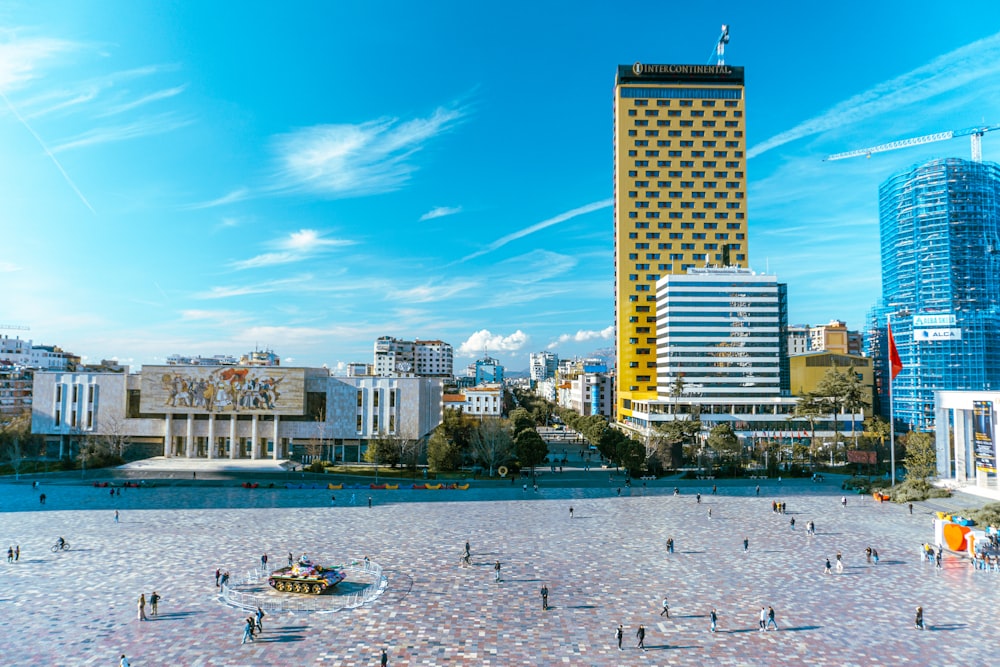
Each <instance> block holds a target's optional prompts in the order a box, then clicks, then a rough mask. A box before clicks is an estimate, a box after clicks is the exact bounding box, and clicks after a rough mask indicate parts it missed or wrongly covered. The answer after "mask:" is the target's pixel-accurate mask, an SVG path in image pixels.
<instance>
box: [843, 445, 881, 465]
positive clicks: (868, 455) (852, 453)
mask: <svg viewBox="0 0 1000 667" xmlns="http://www.w3.org/2000/svg"><path fill="white" fill-rule="evenodd" d="M847 462H848V463H869V464H871V465H875V463H876V454H875V452H874V451H871V450H864V449H850V450H848V451H847Z"/></svg>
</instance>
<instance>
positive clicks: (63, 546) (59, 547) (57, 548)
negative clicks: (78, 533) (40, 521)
mask: <svg viewBox="0 0 1000 667" xmlns="http://www.w3.org/2000/svg"><path fill="white" fill-rule="evenodd" d="M59 551H69V542H63V543H62V544H61V545H60V544H59V543H58V542H56V543H55V544H53V545H52V553H56V552H59Z"/></svg>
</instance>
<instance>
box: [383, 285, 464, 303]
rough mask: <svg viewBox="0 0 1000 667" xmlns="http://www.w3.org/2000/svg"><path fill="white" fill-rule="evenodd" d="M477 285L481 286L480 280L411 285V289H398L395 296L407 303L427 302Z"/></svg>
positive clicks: (459, 292) (444, 297) (449, 296)
mask: <svg viewBox="0 0 1000 667" xmlns="http://www.w3.org/2000/svg"><path fill="white" fill-rule="evenodd" d="M477 287H479V283H478V282H472V281H456V280H452V281H449V282H447V283H445V284H443V285H434V284H431V283H426V284H424V285H418V286H417V287H411V288H410V289H406V290H398V291H397V292H396V293H395V296H396V298H398V299H399V300H400V301H403V302H405V303H427V302H429V301H441V300H443V299H449V298H451V297H453V296H455V295H457V294H461V293H462V292H467V291H469V290H471V289H476V288H477Z"/></svg>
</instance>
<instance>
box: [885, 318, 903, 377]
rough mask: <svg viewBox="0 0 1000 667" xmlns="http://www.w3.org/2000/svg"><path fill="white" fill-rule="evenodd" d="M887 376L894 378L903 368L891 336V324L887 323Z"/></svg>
mask: <svg viewBox="0 0 1000 667" xmlns="http://www.w3.org/2000/svg"><path fill="white" fill-rule="evenodd" d="M888 328H889V377H890V379H892V380H895V379H896V376H897V375H899V372H900V371H901V370H903V360H902V359H900V358H899V350H897V349H896V341H895V339H894V338H893V337H892V325H891V324H890V325H889V327H888Z"/></svg>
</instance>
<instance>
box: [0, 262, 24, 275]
mask: <svg viewBox="0 0 1000 667" xmlns="http://www.w3.org/2000/svg"><path fill="white" fill-rule="evenodd" d="M20 270H21V267H20V266H18V265H17V264H14V263H13V262H3V261H0V273H14V272H15V271H20Z"/></svg>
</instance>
